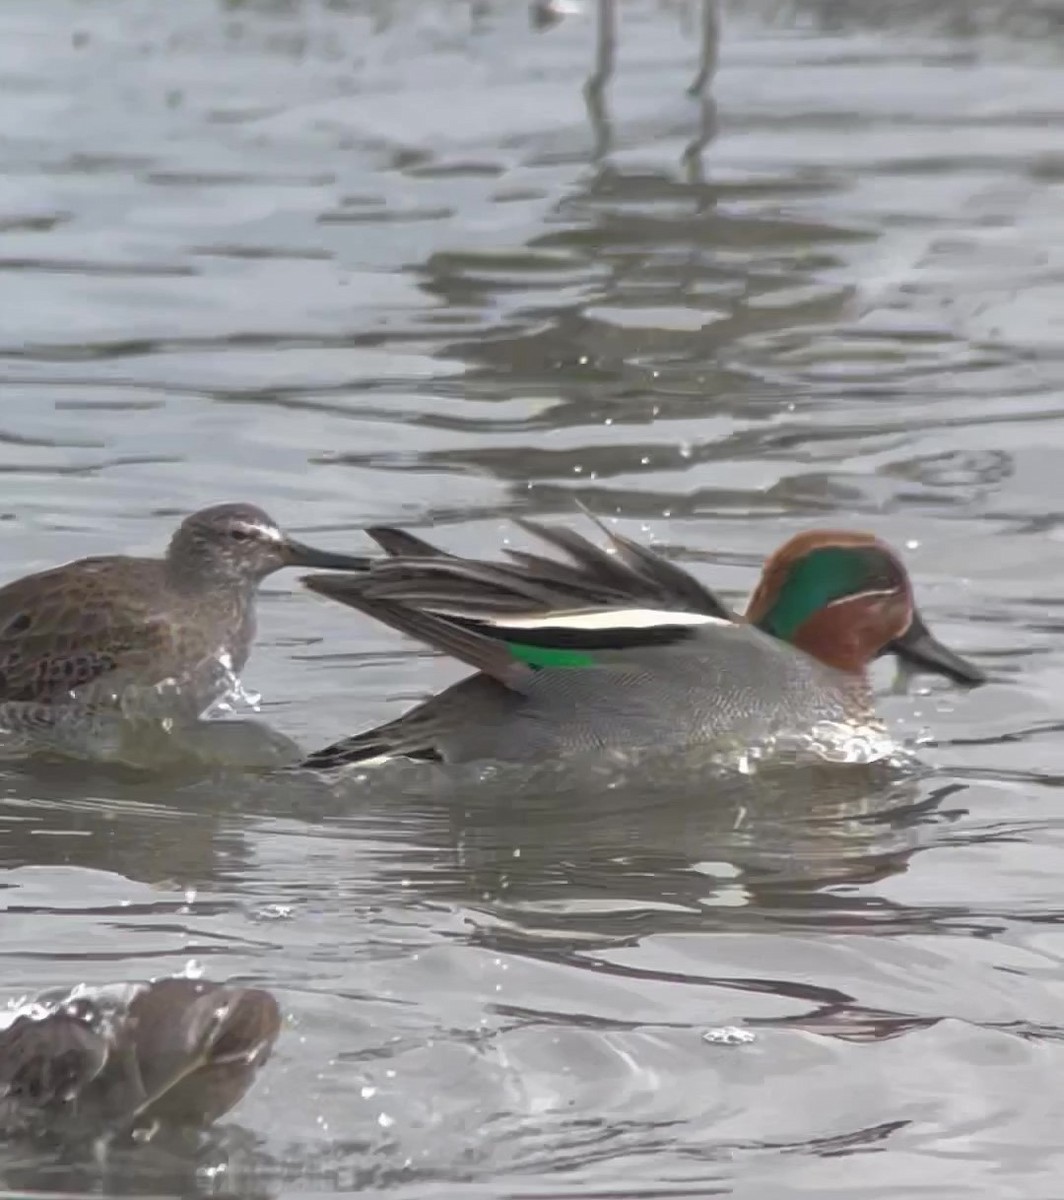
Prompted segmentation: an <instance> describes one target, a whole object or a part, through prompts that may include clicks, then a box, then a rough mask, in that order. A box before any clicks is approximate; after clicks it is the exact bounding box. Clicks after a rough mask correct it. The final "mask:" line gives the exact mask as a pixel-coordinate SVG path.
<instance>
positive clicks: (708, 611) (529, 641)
mask: <svg viewBox="0 0 1064 1200" xmlns="http://www.w3.org/2000/svg"><path fill="white" fill-rule="evenodd" d="M520 524H521V525H522V527H523V528H525V529H526V530H527V531H528V532H530V533H532V534H534V535H536V536H538V537H539V538H540V539H542V540H543V541H544V542H546V543H547V544H548V545H550V546H552V547H553V548H554V549H555V550H557V551H560V552H561V553H562V555H563V556H564V559H561V560H560V559H554V558H548V557H545V556H542V555H538V554H530V553H527V552H524V551H512V550H508V551H507V554H508V555H509V558H510V561H509V562H482V561H477V560H471V559H465V558H460V557H456V556H453V555H450V554H446V553H444V552H443V551H440V550H438V549H437V548H435V547H434V546H431V545H429V544H428V543H427V542H424V541H423V540H422V539H420V538H416V537H414V536H413V535H411V534H409V533H405V532H403V531H401V530H397V529H392V528H384V527H380V528H373V529H369V530H367V531H366V532H367V533H368V534H369V536H370V537H372V538H373V539H374V540H375V541H376V542H377V543H378V544H379V545H380V546H382V547H383V549H384V550H385V551H386V553H387V557H384V558H379V559H375V560H373V561H371V562H370V563H369V564H368V565H367V569H366V571H365V572H363V573H361V574H352V575H310V576H306V577H305V578H304V582H305V583H306V585H307V586H308V587H309V588H310V589H311V590H313V591H315V592H318V593H320V594H321V595H323V596H328V597H330V598H331V599H333V600H338V601H340V602H341V603H343V604H347V605H350V606H351V607H352V608H356V609H359V610H360V611H362V612H365V613H367V614H368V615H369V616H371V617H374V618H376V619H377V620H379V621H382V622H383V623H384V624H386V625H390V626H392V628H394V629H397V630H399V631H400V632H402V633H406V634H408V635H410V636H412V637H415V638H417V639H418V640H420V641H422V642H425V643H427V644H428V645H430V646H432V647H434V648H435V649H437V650H440V651H443V652H444V653H445V654H448V655H450V656H452V657H454V658H456V659H458V660H459V661H461V662H463V663H465V664H466V665H468V666H470V667H472V668H474V670H475V671H476V674H474V675H472V676H470V677H468V678H466V679H464V680H462V681H461V682H460V683H458V684H455V685H454V686H453V687H450V688H448V689H447V690H446V691H443V692H441V693H440V694H438V695H436V696H434V697H432V698H431V699H429V700H427V701H425V702H424V703H422V704H420V705H418V706H417V707H415V708H414V709H412V710H411V711H409V712H408V713H406V714H405V715H403V716H402V717H400V718H399V719H398V720H395V721H392V722H390V723H389V724H387V725H382V726H380V727H379V728H377V729H373V730H370V731H369V732H367V733H363V734H359V735H357V736H355V737H351V738H347V739H345V740H343V741H340V742H337V743H336V744H335V745H332V746H329V747H327V748H326V749H324V750H320V751H318V752H316V753H314V754H312V755H310V756H309V757H308V758H306V759H305V760H304V761H303V763H302V764H301V765H302V766H304V767H309V768H314V769H321V770H327V769H330V768H333V767H338V766H345V765H349V764H362V765H366V764H370V763H377V762H380V761H384V760H387V759H390V758H411V759H421V760H428V761H437V762H444V763H456V762H469V761H477V760H497V761H512V762H532V761H542V760H544V759H547V758H549V757H551V756H557V755H562V754H565V753H566V752H579V751H595V750H609V749H616V750H626V749H638V748H659V749H661V748H665V749H668V748H672V747H675V748H680V747H683V746H691V745H697V744H705V743H712V742H715V741H717V740H720V739H725V738H727V739H735V738H742V739H744V740H750V741H756V740H760V739H763V738H770V737H772V736H774V735H775V734H779V733H785V732H799V733H801V732H803V731H810V730H811V729H812V728H813V727H814V726H816V725H818V724H820V723H834V724H843V725H846V726H853V725H855V724H862V725H866V726H867V725H869V724H875V717H874V711H873V706H872V695H871V689H870V686H869V682H868V679H867V675H866V668H867V667H868V665H869V664H870V663H871V661H872V660H873V659H875V658H876V657H878V656H879V655H881V654H885V653H888V652H889V653H894V654H896V655H897V656H898V657H899V658H901V659H903V660H905V661H906V662H908V663H909V664H910V665H911V666H913V667H916V668H918V669H923V670H927V671H932V672H935V673H937V674H940V675H944V676H946V677H947V678H949V679H952V680H954V681H956V682H960V683H967V684H977V683H980V682H982V681H983V679H984V675H983V673H982V672H981V671H980V670H979V669H978V668H977V667H975V666H973V665H972V664H971V663H969V662H967V661H966V660H965V659H963V658H961V657H960V656H959V655H957V654H955V653H954V652H953V651H952V650H950V649H948V648H947V647H946V646H944V645H942V643H941V642H939V641H938V640H937V639H936V638H935V637H933V636H932V634H931V632H930V631H929V630H928V628H927V626H926V625H925V623H924V621H923V619H922V618H921V616H920V614H919V612H918V610H917V608H916V604H915V601H914V599H913V592H912V585H911V583H910V580H909V576H908V574H907V572H906V570H905V568H904V566H903V565H902V563H901V561H900V559H899V558H898V556H897V555H896V554H895V553H894V551H893V550H891V549H890V547H889V546H887V545H885V544H884V543H883V542H881V541H879V540H878V539H877V538H875V537H873V536H872V535H871V534H866V533H850V532H832V531H827V530H816V531H812V532H808V533H803V534H799V535H797V536H796V537H794V538H792V539H791V540H790V541H788V542H787V543H786V544H785V545H783V546H782V547H781V548H780V549H779V550H777V551H776V552H775V554H773V555H772V557H771V558H770V559H769V560H768V561H767V562H766V564H765V567H764V570H763V572H762V575H761V579H760V582H759V583H758V585H757V587H756V589H755V590H754V593H753V595H752V596H751V598H750V602H749V604H748V606H747V610H746V613H745V615H744V616H742V617H738V616H737V615H736V614H735V613H733V612H731V611H730V610H729V609H728V608H727V607H726V606H725V605H724V604H722V603H721V602H720V600H718V599H717V597H716V596H715V595H714V594H713V593H712V592H711V591H709V590H708V589H707V588H705V587H704V586H703V585H702V584H701V583H699V582H698V581H697V580H696V579H694V578H693V577H692V576H691V575H689V574H687V572H686V571H684V570H682V569H681V568H680V567H678V566H676V565H675V564H674V563H671V562H669V561H668V560H666V559H664V558H663V557H661V556H660V555H659V554H657V553H655V552H654V551H652V550H649V549H648V548H646V547H645V546H641V545H639V544H638V543H636V542H634V541H632V540H630V539H629V538H626V537H623V536H621V535H620V534H618V533H615V532H613V531H611V530H608V529H605V527H602V528H603V531H604V533H605V535H606V537H607V538H608V541H609V550H603V549H600V548H599V547H598V546H596V545H594V544H593V543H592V542H590V541H588V540H587V539H586V538H584V537H582V536H581V535H579V534H577V533H575V532H573V531H571V530H568V529H564V528H555V527H550V526H545V525H540V524H537V523H534V522H531V521H522V522H520Z"/></svg>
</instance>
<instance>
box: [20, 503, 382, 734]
mask: <svg viewBox="0 0 1064 1200" xmlns="http://www.w3.org/2000/svg"><path fill="white" fill-rule="evenodd" d="M365 562H366V560H365V559H364V558H361V557H352V556H349V555H344V554H333V553H330V552H328V551H325V550H317V549H314V548H313V547H311V546H306V545H303V544H302V543H301V542H297V541H296V540H295V539H294V538H291V537H288V536H287V535H285V534H284V533H282V532H281V530H280V529H279V528H278V526H277V525H276V523H275V522H274V521H273V520H271V518H270V517H268V516H267V515H266V513H264V512H263V511H262V509H260V508H256V507H255V506H254V505H251V504H219V505H215V506H214V507H212V508H205V509H202V510H201V511H199V512H196V513H193V514H192V516H190V517H187V518H186V519H185V520H184V521H183V522H182V523H181V525H180V526H179V527H178V529H177V532H176V533H175V534H174V536H173V538H172V539H171V541H170V545H169V548H168V549H167V552H166V554H165V556H164V557H163V558H131V557H128V556H123V555H113V556H106V557H98V558H82V559H78V560H77V561H76V562H70V563H65V564H64V565H63V566H59V567H53V568H52V569H51V570H48V571H41V572H40V573H39V574H36V575H27V576H26V577H25V578H23V579H17V580H15V581H14V582H13V583H9V584H8V585H7V586H6V587H4V588H0V729H5V730H8V731H23V730H32V729H33V728H34V727H35V726H40V727H42V728H49V727H52V726H54V725H55V724H56V723H57V720H58V716H57V714H59V713H60V712H62V713H65V714H67V715H69V714H70V713H72V712H73V713H76V712H78V711H84V710H86V709H88V710H91V709H94V708H95V709H97V710H100V709H106V710H115V709H118V710H121V711H123V712H128V713H130V714H131V715H138V716H139V715H149V716H150V715H178V716H185V717H194V716H197V715H199V714H201V713H202V712H203V711H204V710H205V709H207V708H209V707H210V705H211V704H212V703H213V702H215V701H216V700H218V699H219V698H220V697H221V696H223V695H225V694H226V692H228V691H229V690H231V689H232V687H233V684H234V682H235V678H236V676H237V675H238V674H239V672H240V671H241V670H242V668H243V667H244V664H245V663H246V662H247V658H248V655H249V653H250V651H251V645H252V642H253V640H254V637H255V593H256V591H257V589H258V586H259V584H260V583H261V581H262V580H263V579H264V578H265V577H266V576H267V575H270V574H272V573H273V572H274V571H278V570H280V569H281V568H282V567H325V568H334V569H337V570H341V571H345V570H354V569H361V568H363V567H364V565H365Z"/></svg>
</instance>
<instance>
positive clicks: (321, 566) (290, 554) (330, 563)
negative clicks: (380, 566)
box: [284, 538, 372, 571]
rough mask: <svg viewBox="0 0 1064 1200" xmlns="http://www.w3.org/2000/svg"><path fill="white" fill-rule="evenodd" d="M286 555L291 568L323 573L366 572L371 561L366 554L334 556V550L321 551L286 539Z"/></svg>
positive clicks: (292, 539)
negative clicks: (308, 569) (310, 568)
mask: <svg viewBox="0 0 1064 1200" xmlns="http://www.w3.org/2000/svg"><path fill="white" fill-rule="evenodd" d="M284 545H285V555H286V558H287V560H288V564H287V565H288V566H290V567H312V568H314V569H315V570H321V571H366V570H368V569H369V565H370V562H371V561H372V560H371V559H369V558H367V557H366V556H365V555H364V554H334V553H333V551H332V550H319V549H318V548H317V547H316V546H308V545H306V544H305V543H304V542H297V541H296V539H295V538H285V543H284Z"/></svg>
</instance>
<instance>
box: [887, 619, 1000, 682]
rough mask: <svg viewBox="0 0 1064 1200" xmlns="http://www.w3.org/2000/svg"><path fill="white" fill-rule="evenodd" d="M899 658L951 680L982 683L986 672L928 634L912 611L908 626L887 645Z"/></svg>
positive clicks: (919, 668) (921, 620)
mask: <svg viewBox="0 0 1064 1200" xmlns="http://www.w3.org/2000/svg"><path fill="white" fill-rule="evenodd" d="M887 649H888V650H892V651H893V652H894V653H895V654H896V655H897V656H898V657H899V658H900V659H903V660H904V661H905V662H907V663H909V664H910V665H911V666H913V667H915V668H916V669H917V670H920V671H931V672H932V673H933V674H935V675H945V677H946V678H947V679H952V680H953V681H954V682H955V683H971V684H975V683H985V682H986V675H985V674H984V672H982V671H980V670H979V668H978V667H977V666H975V665H974V664H972V663H970V662H968V660H967V659H964V658H961V656H960V655H959V654H955V653H954V652H953V651H952V650H951V649H950V648H949V647H948V646H943V644H942V643H941V642H940V641H939V640H938V638H936V637H935V636H934V634H932V632H931V631H930V630H929V629H928V628H927V626H926V625H925V624H924V621H923V618H922V617H921V616H920V614H919V613H918V612H916V611H914V612H913V619H912V622H911V623H910V625H909V628H908V629H907V630H906V631H905V632H904V633H903V634H902V635H901V637H898V638H895V639H894V641H893V642H891V643H890V645H889V646H888V647H887Z"/></svg>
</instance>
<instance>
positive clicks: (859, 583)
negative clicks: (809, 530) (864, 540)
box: [758, 546, 904, 642]
mask: <svg viewBox="0 0 1064 1200" xmlns="http://www.w3.org/2000/svg"><path fill="white" fill-rule="evenodd" d="M903 585H904V577H903V576H901V575H900V569H899V568H898V566H897V564H896V563H895V562H894V561H893V559H891V558H890V556H889V555H887V554H885V553H884V552H883V551H882V550H881V549H880V548H879V547H878V546H821V547H819V548H818V549H816V550H810V551H809V553H808V554H805V555H803V556H802V557H801V558H800V559H798V560H797V561H796V562H795V563H793V564H792V566H791V568H790V570H789V571H788V572H787V574H786V576H785V577H784V579H783V582H782V583H781V584H780V587H779V591H778V592H777V593H776V597H775V599H774V600H773V602H772V605H771V607H770V608H769V609H768V610H767V611H766V612H765V615H764V616H763V617H762V618H761V620H760V621H759V622H758V626H759V627H760V628H761V629H763V630H764V631H765V632H766V633H770V634H772V635H773V637H777V638H780V639H781V640H782V641H785V642H791V641H793V640H794V638H795V636H796V634H797V633H798V630H799V629H801V627H802V626H803V625H804V624H805V623H806V621H808V620H809V618H810V617H812V616H813V615H814V614H816V613H818V612H819V611H820V610H821V609H822V608H825V607H826V606H827V605H829V604H833V603H834V602H835V601H837V600H845V599H846V597H847V596H856V595H859V594H860V593H861V592H873V591H893V590H895V589H897V588H899V587H901V586H903Z"/></svg>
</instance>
